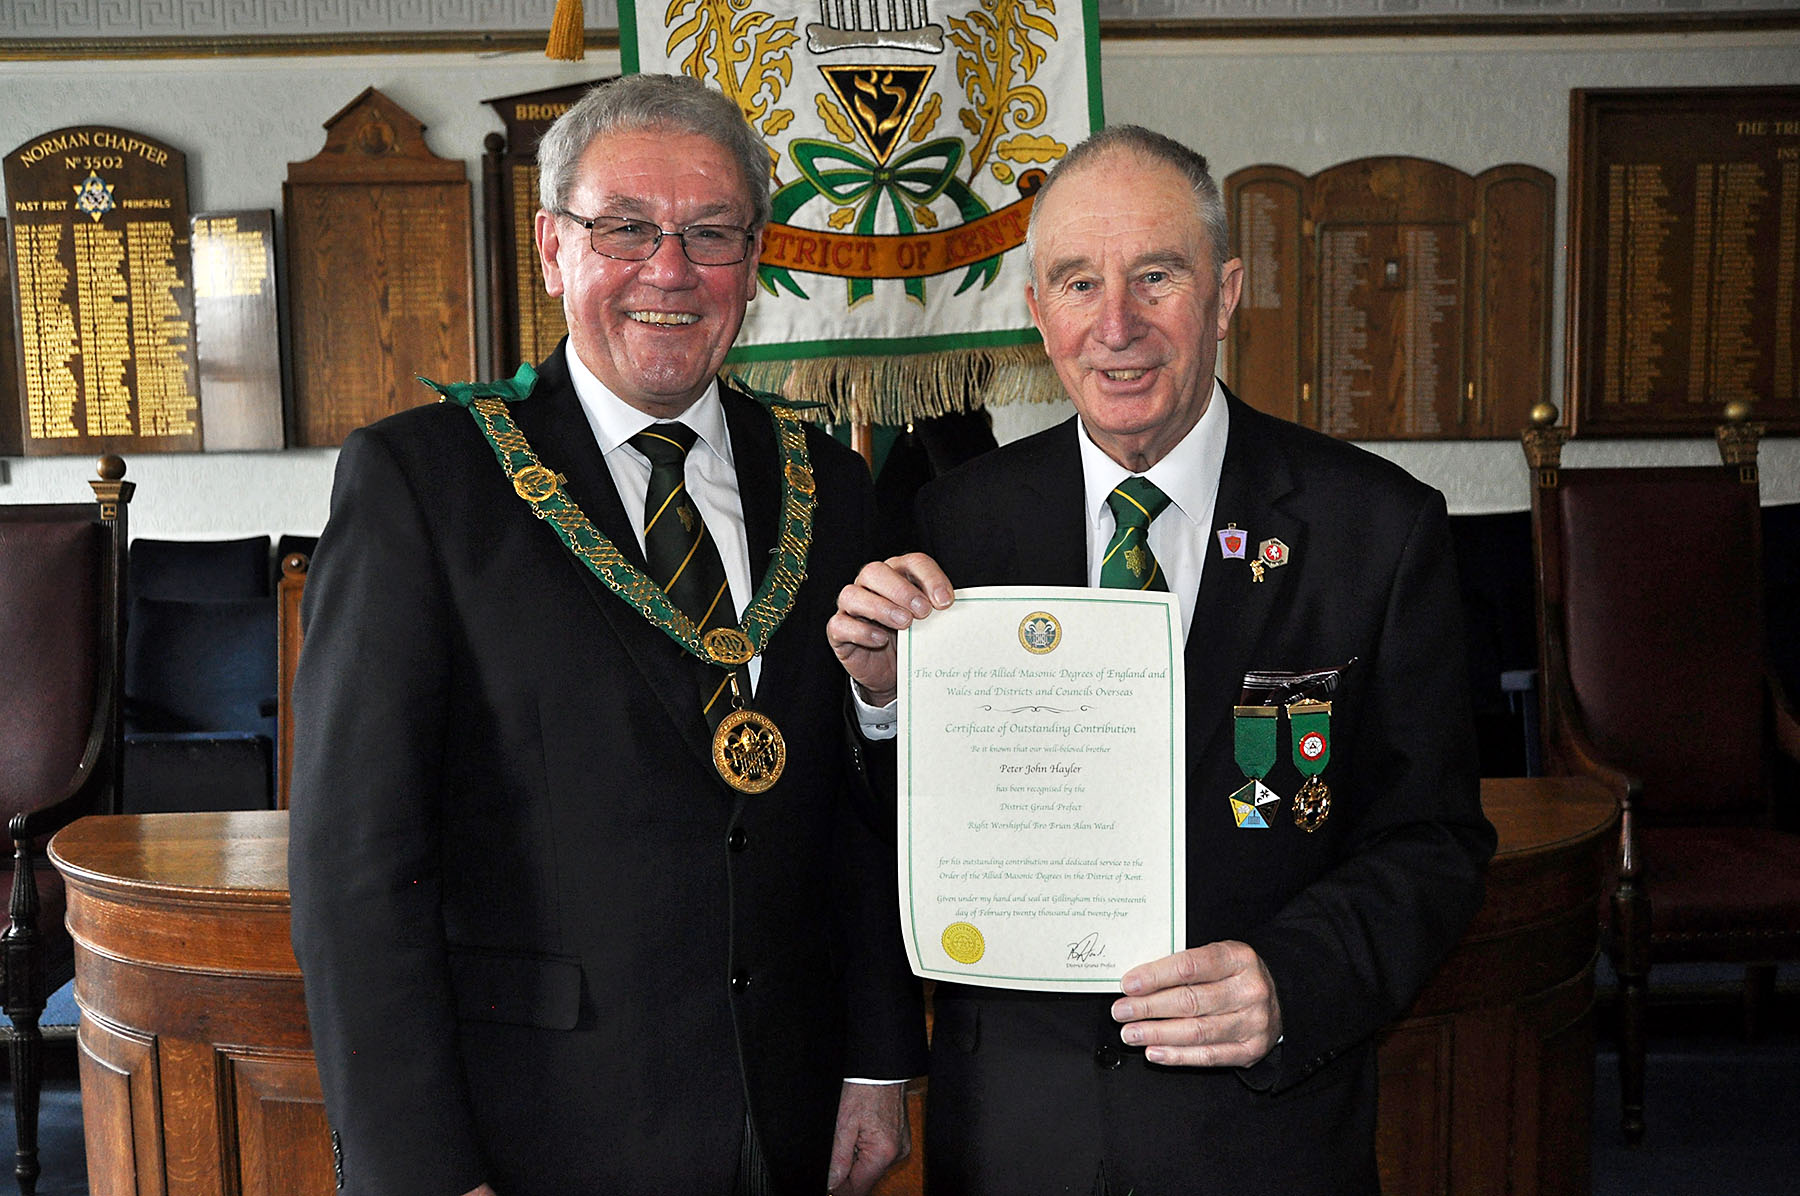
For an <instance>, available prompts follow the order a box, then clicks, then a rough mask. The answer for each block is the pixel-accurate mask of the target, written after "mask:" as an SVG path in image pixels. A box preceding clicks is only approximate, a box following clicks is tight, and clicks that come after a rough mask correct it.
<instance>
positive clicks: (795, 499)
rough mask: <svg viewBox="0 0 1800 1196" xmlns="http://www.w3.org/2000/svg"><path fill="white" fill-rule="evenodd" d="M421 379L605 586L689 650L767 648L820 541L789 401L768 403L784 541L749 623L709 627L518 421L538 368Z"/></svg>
mask: <svg viewBox="0 0 1800 1196" xmlns="http://www.w3.org/2000/svg"><path fill="white" fill-rule="evenodd" d="M419 381H421V382H423V383H425V385H427V386H429V387H431V388H432V389H433V390H435V391H437V392H438V394H439V395H441V396H443V398H444V399H445V400H446V401H448V402H452V403H455V404H456V405H457V406H459V407H463V408H466V409H467V410H468V411H469V413H470V414H471V415H473V416H474V417H475V422H476V424H477V425H478V426H479V427H480V428H481V433H482V435H483V436H485V437H486V438H487V441H488V444H489V445H491V446H492V447H493V450H494V456H495V457H497V458H499V461H500V467H501V468H502V469H504V470H505V471H506V476H507V477H508V478H509V479H510V480H511V481H512V484H513V489H514V491H516V492H517V493H518V495H519V497H520V498H522V499H524V500H525V501H526V502H528V503H530V504H531V510H532V514H534V515H536V516H537V517H538V518H539V519H542V520H544V521H545V522H546V523H548V524H549V525H550V526H551V528H553V529H554V530H555V532H556V534H557V537H558V538H559V539H561V540H562V542H563V544H564V545H566V546H567V547H568V549H569V551H570V552H572V553H574V554H575V556H576V557H577V558H578V559H579V560H580V561H581V562H582V564H584V565H586V566H587V567H588V570H589V571H590V572H592V573H593V574H594V576H595V577H597V578H599V579H600V581H601V582H602V583H603V584H604V585H605V586H606V588H607V589H609V590H611V591H612V592H613V593H615V594H617V595H618V596H619V597H620V598H623V599H624V600H625V601H626V602H628V603H630V604H631V605H632V606H633V607H634V608H636V609H637V611H638V613H640V614H642V615H643V616H644V618H646V619H648V620H649V621H650V622H651V623H652V624H654V625H655V626H656V627H658V628H660V629H661V630H662V631H663V633H664V634H666V635H667V636H668V637H669V638H670V639H672V640H674V641H675V642H676V643H677V644H680V645H681V647H682V648H684V649H685V650H686V651H688V652H689V653H691V654H693V655H694V656H697V657H699V658H700V659H701V660H703V661H706V662H707V663H708V664H714V665H718V666H720V667H721V668H734V667H736V666H737V665H741V664H743V663H744V662H746V661H748V660H749V659H750V658H751V657H752V656H754V655H756V654H758V653H761V652H762V651H763V649H764V648H765V647H766V646H767V645H768V642H769V639H770V637H772V636H773V635H774V634H775V631H776V629H777V628H778V627H780V626H781V622H782V620H783V619H785V618H787V616H788V612H789V611H791V610H793V608H794V602H795V600H796V599H797V598H798V597H799V593H800V585H801V583H802V582H804V581H805V580H806V556H807V551H808V550H809V549H810V548H811V546H812V517H813V511H814V509H815V506H816V504H817V500H816V498H815V496H814V493H813V490H814V485H813V476H812V469H811V463H810V461H809V459H808V457H807V453H806V430H805V428H804V427H802V426H801V424H800V421H799V419H797V418H796V417H795V415H794V414H793V412H791V411H789V410H788V409H787V408H785V407H782V406H779V405H777V404H776V403H773V402H771V403H768V404H767V405H768V408H769V415H770V418H772V419H773V420H774V421H775V433H776V439H777V441H778V442H779V443H780V446H781V461H782V471H781V475H782V480H781V488H782V495H781V535H780V538H779V539H778V540H777V542H776V546H775V559H774V560H773V562H771V564H770V565H769V570H768V572H767V573H766V574H765V575H764V577H763V582H762V587H761V588H760V589H758V590H757V592H756V596H755V597H754V598H752V599H751V600H750V605H749V606H748V607H746V608H745V610H744V617H743V620H742V622H741V624H740V625H739V626H738V627H737V628H736V629H732V628H715V629H714V630H712V631H709V632H707V633H706V635H705V636H702V635H701V634H700V629H699V628H697V627H696V626H694V622H693V620H692V619H690V618H688V617H687V615H686V614H685V613H683V612H682V611H681V610H680V608H678V607H677V606H676V605H675V604H674V603H672V602H670V601H669V596H668V595H667V594H665V593H664V592H663V589H662V587H661V586H659V585H657V584H656V583H655V582H653V581H651V580H650V579H649V578H648V577H646V576H645V575H644V574H643V573H642V572H641V571H640V570H638V569H637V568H636V567H635V566H634V565H632V563H631V562H630V561H628V560H626V559H625V556H624V555H623V554H622V553H620V551H619V550H618V548H617V547H615V546H614V544H613V543H612V541H610V540H608V539H607V538H606V537H605V536H603V535H601V534H600V531H599V529H597V528H596V527H595V526H594V525H593V523H592V522H590V521H589V519H588V517H587V515H586V514H585V513H583V512H582V510H581V508H580V507H579V506H577V505H576V504H575V502H574V500H573V499H571V498H570V497H569V494H568V491H567V490H565V489H564V481H565V479H564V478H563V477H562V476H561V475H560V474H557V473H554V472H552V471H551V470H550V469H549V468H548V467H546V466H545V465H544V463H543V462H541V461H539V460H538V458H537V454H536V453H535V452H533V451H532V448H531V444H530V442H529V441H527V440H526V439H525V433H524V432H522V431H520V430H519V426H518V425H517V424H516V423H514V422H513V419H512V414H511V412H510V411H508V409H507V404H508V403H515V402H519V401H521V400H523V399H526V398H529V397H530V396H531V392H532V389H533V388H534V387H535V386H536V385H537V372H536V371H535V370H533V369H532V368H531V367H530V366H529V365H521V366H520V367H519V372H518V373H516V374H514V375H513V376H512V377H511V378H510V379H507V380H505V381H501V382H480V383H468V382H458V383H450V384H447V385H439V384H438V383H436V382H433V381H431V380H430V379H428V378H420V379H419Z"/></svg>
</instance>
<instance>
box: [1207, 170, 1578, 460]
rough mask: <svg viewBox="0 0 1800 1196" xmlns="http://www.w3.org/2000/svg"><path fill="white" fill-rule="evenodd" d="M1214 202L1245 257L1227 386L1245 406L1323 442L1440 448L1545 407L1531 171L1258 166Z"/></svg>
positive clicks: (1543, 177)
mask: <svg viewBox="0 0 1800 1196" xmlns="http://www.w3.org/2000/svg"><path fill="white" fill-rule="evenodd" d="M1225 196H1226V203H1227V205H1228V208H1229V211H1230V214H1231V226H1232V233H1233V236H1234V238H1235V245H1234V249H1235V251H1236V253H1237V254H1238V256H1240V257H1241V258H1243V260H1244V294H1243V299H1242V301H1241V302H1240V303H1239V305H1238V311H1237V316H1236V318H1235V319H1234V320H1233V322H1232V330H1231V335H1230V338H1229V340H1230V348H1231V352H1230V355H1229V363H1228V366H1227V370H1226V381H1227V382H1228V383H1229V384H1230V385H1231V387H1232V389H1233V391H1234V392H1236V393H1238V394H1239V395H1240V396H1241V397H1242V398H1243V399H1244V400H1245V401H1246V402H1249V403H1251V404H1254V405H1255V406H1257V407H1259V408H1261V409H1262V410H1264V411H1268V412H1271V413H1273V414H1276V415H1280V416H1282V417H1284V418H1287V419H1291V420H1294V421H1296V422H1298V423H1302V424H1305V425H1307V426H1309V427H1314V428H1318V429H1320V430H1321V431H1324V432H1328V433H1330V434H1332V435H1334V436H1342V437H1346V438H1351V439H1357V440H1445V439H1469V438H1488V437H1511V436H1515V435H1517V434H1518V430H1519V429H1520V428H1521V427H1523V426H1524V425H1525V416H1526V413H1527V412H1528V411H1529V410H1530V409H1531V407H1532V405H1533V404H1534V403H1537V402H1540V401H1542V400H1543V399H1546V398H1548V397H1549V396H1548V389H1549V373H1550V357H1549V325H1550V290H1549V269H1548V263H1549V256H1550V244H1551V240H1552V236H1553V221H1554V217H1555V183H1554V181H1553V180H1552V179H1551V177H1550V176H1549V175H1548V174H1546V173H1545V172H1544V171H1541V170H1538V169H1536V168H1535V167H1530V166H1521V165H1511V166H1497V167H1494V168H1493V169H1491V170H1487V171H1483V172H1482V173H1481V174H1479V175H1468V174H1464V173H1463V172H1462V171H1460V170H1456V169H1455V168H1453V167H1450V166H1446V165H1443V164H1442V163H1438V162H1428V161H1425V160H1423V159H1420V158H1398V157H1388V158H1362V159H1358V160H1356V161H1353V162H1345V163H1342V164H1340V165H1338V166H1333V167H1331V168H1329V169H1327V170H1324V171H1321V172H1319V173H1318V174H1316V175H1313V176H1311V177H1307V176H1305V175H1302V174H1300V173H1299V172H1297V171H1294V170H1290V169H1288V168H1286V167H1283V166H1273V165H1263V166H1252V167H1248V168H1246V169H1244V170H1240V171H1237V172H1235V173H1234V174H1232V175H1231V176H1230V177H1229V178H1227V179H1226V180H1225ZM1240 380H1241V381H1240Z"/></svg>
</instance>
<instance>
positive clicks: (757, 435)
mask: <svg viewBox="0 0 1800 1196" xmlns="http://www.w3.org/2000/svg"><path fill="white" fill-rule="evenodd" d="M719 400H720V402H722V403H723V404H724V406H725V426H726V428H727V429H728V430H729V431H730V433H731V458H732V461H733V462H734V464H735V465H736V468H737V478H738V501H739V503H740V504H741V505H742V507H743V510H744V543H745V547H747V548H748V549H749V552H750V592H751V593H752V594H754V593H755V592H756V591H757V590H759V589H761V588H762V582H763V575H764V574H765V573H767V572H768V569H769V565H770V563H771V558H770V555H769V554H770V553H772V552H773V551H774V550H775V540H776V536H777V535H778V533H779V531H780V528H781V483H780V477H781V472H780V469H779V464H778V454H779V448H780V446H779V445H777V444H776V443H775V423H774V421H773V420H772V419H770V418H769V412H768V409H767V408H765V407H764V406H763V405H762V404H761V403H759V402H757V401H756V400H755V399H753V398H751V397H749V396H748V395H745V394H743V393H741V392H740V391H738V389H737V388H736V387H734V386H732V385H731V384H730V383H729V382H725V381H721V382H720V383H719Z"/></svg>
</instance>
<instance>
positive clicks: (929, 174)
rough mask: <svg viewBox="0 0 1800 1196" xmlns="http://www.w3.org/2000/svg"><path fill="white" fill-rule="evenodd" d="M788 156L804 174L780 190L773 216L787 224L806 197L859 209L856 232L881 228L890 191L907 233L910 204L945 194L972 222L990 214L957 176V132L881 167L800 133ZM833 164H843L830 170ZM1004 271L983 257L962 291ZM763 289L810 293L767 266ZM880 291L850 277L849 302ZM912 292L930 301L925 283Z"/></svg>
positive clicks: (996, 259)
mask: <svg viewBox="0 0 1800 1196" xmlns="http://www.w3.org/2000/svg"><path fill="white" fill-rule="evenodd" d="M788 154H789V156H790V157H792V158H793V160H794V165H795V166H797V167H799V169H800V178H798V179H796V180H795V181H794V182H791V183H789V184H788V185H787V186H785V187H783V188H781V189H780V190H779V191H777V192H776V193H775V195H774V201H773V211H772V212H771V213H770V220H771V221H772V222H773V223H776V224H785V223H786V222H787V220H788V218H789V217H790V216H792V215H793V214H794V213H795V212H797V211H799V210H800V207H801V205H802V204H805V203H806V202H807V201H809V200H812V199H815V198H817V197H818V196H821V195H822V196H824V197H825V198H826V199H829V200H830V201H831V202H832V203H834V204H836V205H838V206H839V207H844V208H852V209H855V210H856V231H857V233H858V234H860V235H862V236H871V235H873V234H874V232H875V218H876V214H877V213H878V212H879V211H880V209H881V200H882V197H883V196H885V197H886V198H887V201H888V205H889V206H890V207H891V208H893V210H894V223H895V225H896V226H897V227H898V228H899V230H900V233H901V235H902V236H906V235H910V234H912V233H914V232H916V231H918V229H917V225H915V224H914V223H913V216H912V211H911V209H910V208H909V207H908V206H907V205H908V204H909V203H911V204H915V205H918V206H920V207H924V206H926V205H928V204H930V203H931V202H932V201H934V200H936V199H937V198H938V196H940V195H947V196H949V197H950V199H951V200H952V201H953V202H954V203H955V204H956V206H957V209H958V210H959V211H961V212H962V217H963V221H964V222H965V223H966V222H968V221H971V220H977V219H979V218H981V217H982V216H985V215H987V214H988V206H987V204H985V203H983V202H982V201H981V197H980V196H978V195H976V194H975V193H974V192H973V191H971V190H969V187H968V184H966V183H964V182H962V180H960V179H958V178H957V177H956V168H957V167H958V166H960V165H961V164H962V156H963V147H962V142H960V141H958V140H957V139H956V138H954V137H941V138H939V139H938V140H936V141H928V142H926V143H925V144H924V145H921V146H919V147H918V148H917V149H914V150H910V151H908V152H907V153H906V154H904V155H903V156H901V157H900V158H898V159H896V160H895V161H893V162H891V163H889V164H887V165H882V164H881V163H879V162H875V161H873V160H871V159H869V158H865V157H863V156H862V155H861V154H859V153H857V152H856V151H855V150H853V149H849V148H847V147H845V146H842V145H838V144H836V143H834V142H830V141H814V140H810V139H806V138H798V139H796V140H794V141H792V142H790V143H789V144H788ZM830 164H838V165H836V166H835V167H831V166H830ZM999 273H1000V255H999V254H995V255H994V256H993V257H990V258H983V259H982V260H981V261H978V262H976V263H974V264H973V265H971V266H970V267H969V268H968V271H967V273H965V274H964V275H963V280H962V285H961V286H959V287H957V288H956V293H957V294H958V295H960V294H962V293H963V292H964V291H966V290H968V289H969V288H970V287H971V286H972V285H974V283H975V281H976V280H977V279H978V278H979V279H980V280H981V285H982V287H983V288H986V287H988V286H990V285H991V284H992V283H993V281H994V279H995V278H996V277H998V276H999ZM757 276H758V279H759V281H760V282H761V283H762V285H763V287H764V288H765V289H767V290H768V292H769V293H770V294H774V293H775V291H776V286H777V285H780V286H783V287H786V288H787V289H788V290H790V291H792V292H793V293H794V294H795V295H798V296H799V297H800V298H802V299H808V298H811V296H809V295H808V294H807V293H806V292H805V291H803V290H801V289H800V284H799V283H797V282H795V281H794V276H793V274H792V273H791V272H790V271H789V270H788V269H787V268H785V267H779V266H776V267H770V266H764V267H761V268H759V269H758V270H757ZM874 293H875V280H874V279H873V278H852V279H850V302H851V303H852V304H855V303H857V302H858V301H859V300H862V299H867V298H868V297H869V296H870V295H873V294H874ZM906 293H907V294H908V295H910V296H912V297H913V298H914V299H916V300H918V301H919V302H920V303H923V302H925V280H924V279H923V278H909V279H907V280H906Z"/></svg>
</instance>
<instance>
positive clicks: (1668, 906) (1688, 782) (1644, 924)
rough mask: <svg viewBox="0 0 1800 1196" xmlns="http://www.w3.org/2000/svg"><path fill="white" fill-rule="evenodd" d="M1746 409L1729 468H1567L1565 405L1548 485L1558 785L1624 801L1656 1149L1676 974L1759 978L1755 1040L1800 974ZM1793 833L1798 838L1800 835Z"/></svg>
mask: <svg viewBox="0 0 1800 1196" xmlns="http://www.w3.org/2000/svg"><path fill="white" fill-rule="evenodd" d="M1747 416H1748V412H1747V410H1745V409H1743V408H1742V407H1739V406H1737V405H1735V404H1734V405H1733V407H1732V408H1731V409H1729V410H1728V412H1727V418H1728V420H1729V421H1730V422H1728V423H1727V424H1725V425H1723V426H1721V427H1720V429H1719V432H1718V440H1719V448H1720V453H1721V456H1722V457H1723V458H1724V464H1722V465H1718V466H1693V467H1662V468H1608V469H1563V468H1561V465H1560V450H1561V446H1562V433H1561V432H1560V430H1559V429H1557V428H1556V427H1555V426H1554V422H1555V419H1556V411H1555V409H1554V408H1551V407H1549V406H1548V405H1545V406H1542V407H1540V408H1539V409H1537V410H1535V411H1534V412H1533V413H1532V423H1533V426H1532V427H1531V428H1529V429H1527V430H1526V432H1525V436H1524V439H1525V450H1526V456H1527V459H1528V460H1529V462H1530V464H1531V466H1532V468H1533V470H1534V472H1535V474H1536V479H1535V485H1534V486H1533V495H1532V531H1533V539H1534V541H1535V545H1536V556H1537V583H1538V584H1537V593H1538V620H1539V625H1538V630H1539V643H1540V653H1541V666H1542V673H1541V676H1542V684H1541V687H1540V692H1541V702H1542V729H1543V740H1544V742H1543V749H1544V759H1545V765H1546V771H1547V772H1549V773H1552V774H1568V773H1588V774H1592V775H1596V776H1600V777H1602V778H1605V779H1608V780H1609V781H1611V782H1612V783H1613V784H1614V785H1615V787H1617V786H1622V787H1623V791H1624V793H1625V794H1626V796H1625V799H1624V809H1623V811H1622V817H1621V820H1620V840H1619V854H1618V877H1617V882H1616V885H1614V886H1613V891H1612V894H1611V899H1610V902H1609V903H1608V908H1607V909H1605V910H1603V911H1602V917H1603V918H1605V919H1606V920H1607V921H1609V923H1610V926H1609V930H1610V935H1609V944H1608V946H1609V951H1610V953H1611V956H1612V960H1613V966H1614V968H1615V970H1616V971H1617V972H1618V975H1619V1008H1620V1053H1619V1075H1620V1082H1621V1087H1622V1089H1623V1093H1622V1096H1623V1110H1624V1116H1623V1121H1624V1126H1623V1128H1624V1131H1625V1135H1626V1137H1627V1138H1628V1139H1629V1140H1632V1141H1636V1140H1638V1139H1639V1138H1641V1137H1642V1135H1643V1132H1644V1052H1645V1020H1644V1018H1645V1002H1646V995H1647V994H1646V987H1647V981H1648V976H1649V972H1650V967H1651V965H1652V964H1653V963H1657V962H1670V963H1673V962H1702V961H1705V962H1723V963H1731V964H1744V965H1746V979H1745V1001H1746V1004H1745V1009H1746V1015H1747V1017H1746V1028H1747V1029H1748V1030H1750V1031H1751V1032H1752V1033H1753V1032H1754V1020H1755V1019H1754V1016H1753V1015H1754V1014H1755V1012H1756V1010H1757V1009H1758V1007H1759V1004H1760V1002H1761V1000H1762V999H1763V998H1765V997H1766V995H1767V994H1768V993H1769V992H1770V991H1772V989H1773V985H1774V976H1775V965H1776V964H1777V963H1778V962H1781V961H1785V960H1793V959H1800V834H1796V833H1793V832H1792V831H1791V830H1784V829H1780V826H1779V823H1780V821H1781V820H1780V819H1778V818H1777V813H1778V811H1777V803H1778V801H1786V800H1788V799H1791V798H1792V797H1793V795H1792V794H1787V795H1781V794H1778V792H1777V787H1776V785H1775V783H1774V780H1773V776H1774V770H1773V765H1774V763H1775V759H1776V757H1777V755H1778V754H1786V755H1787V756H1790V757H1792V758H1794V759H1796V760H1800V722H1797V721H1796V718H1795V714H1794V708H1793V707H1792V705H1791V704H1790V703H1789V702H1788V700H1787V698H1786V696H1785V695H1784V694H1783V692H1782V687H1781V685H1780V683H1779V681H1777V680H1776V678H1775V675H1774V672H1773V671H1772V670H1771V669H1770V668H1769V667H1768V663H1767V662H1768V655H1767V650H1766V641H1765V638H1764V631H1765V628H1764V610H1763V602H1764V590H1763V577H1762V530H1761V527H1762V525H1761V519H1760V513H1759V510H1758V504H1757V498H1758V495H1757V489H1758V488H1757V470H1756V442H1757V439H1758V437H1759V436H1760V434H1761V431H1762V428H1761V426H1760V425H1756V424H1752V423H1750V422H1749V421H1748V418H1747ZM1788 825H1790V826H1791V825H1793V824H1792V823H1791V822H1789V823H1788Z"/></svg>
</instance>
